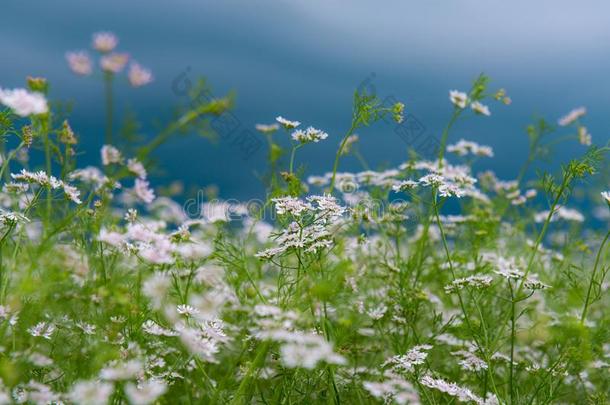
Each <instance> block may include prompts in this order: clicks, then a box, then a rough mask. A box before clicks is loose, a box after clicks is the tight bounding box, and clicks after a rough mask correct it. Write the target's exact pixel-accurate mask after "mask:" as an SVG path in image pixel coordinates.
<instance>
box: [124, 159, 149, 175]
mask: <svg viewBox="0 0 610 405" xmlns="http://www.w3.org/2000/svg"><path fill="white" fill-rule="evenodd" d="M127 169H129V171H130V172H132V173H133V174H135V175H136V176H138V177H139V178H141V179H146V176H147V173H146V168H144V165H143V164H142V163H141V162H140V161H139V160H138V159H136V158H133V159H129V160H127Z"/></svg>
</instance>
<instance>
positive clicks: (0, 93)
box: [0, 88, 49, 117]
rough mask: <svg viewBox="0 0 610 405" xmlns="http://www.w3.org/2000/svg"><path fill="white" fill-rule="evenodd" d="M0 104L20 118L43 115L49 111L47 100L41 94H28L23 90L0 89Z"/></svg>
mask: <svg viewBox="0 0 610 405" xmlns="http://www.w3.org/2000/svg"><path fill="white" fill-rule="evenodd" d="M0 103H2V104H4V105H5V106H7V107H9V108H10V109H11V110H13V112H14V113H15V114H17V115H19V116H21V117H27V116H29V115H33V114H45V113H46V112H47V111H49V107H48V105H47V99H46V98H45V97H44V95H42V94H41V93H37V92H30V91H27V90H25V89H14V90H9V89H2V88H0Z"/></svg>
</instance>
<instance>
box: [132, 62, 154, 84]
mask: <svg viewBox="0 0 610 405" xmlns="http://www.w3.org/2000/svg"><path fill="white" fill-rule="evenodd" d="M127 77H128V78H129V83H130V84H131V85H132V86H133V87H141V86H145V85H147V84H148V83H150V82H152V81H153V75H152V72H151V71H150V70H149V69H146V68H144V67H142V66H141V65H140V64H139V63H137V62H132V63H131V65H129V72H127Z"/></svg>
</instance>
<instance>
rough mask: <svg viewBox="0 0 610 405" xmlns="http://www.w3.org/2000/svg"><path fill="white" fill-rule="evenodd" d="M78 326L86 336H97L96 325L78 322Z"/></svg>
mask: <svg viewBox="0 0 610 405" xmlns="http://www.w3.org/2000/svg"><path fill="white" fill-rule="evenodd" d="M76 326H77V327H78V328H79V329H80V330H82V331H83V333H84V334H85V335H95V325H91V324H89V323H85V322H76Z"/></svg>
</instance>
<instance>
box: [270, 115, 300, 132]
mask: <svg viewBox="0 0 610 405" xmlns="http://www.w3.org/2000/svg"><path fill="white" fill-rule="evenodd" d="M275 120H276V121H277V122H278V123H280V125H281V126H283V127H284V129H286V130H289V129H294V128H296V127H298V126H299V125H301V123H300V122H299V121H290V120H287V119H286V118H284V117H282V116H281V115H280V116H278V117H277V118H276V119H275Z"/></svg>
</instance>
